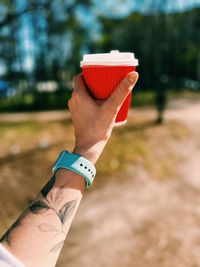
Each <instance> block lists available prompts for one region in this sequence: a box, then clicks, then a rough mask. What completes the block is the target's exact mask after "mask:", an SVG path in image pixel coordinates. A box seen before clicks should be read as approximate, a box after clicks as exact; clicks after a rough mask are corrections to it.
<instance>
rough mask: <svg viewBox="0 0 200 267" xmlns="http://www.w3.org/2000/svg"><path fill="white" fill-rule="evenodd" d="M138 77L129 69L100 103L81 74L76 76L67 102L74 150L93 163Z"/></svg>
mask: <svg viewBox="0 0 200 267" xmlns="http://www.w3.org/2000/svg"><path fill="white" fill-rule="evenodd" d="M137 79H138V73H137V72H130V73H129V74H128V75H127V76H126V77H125V78H124V79H123V80H122V81H121V82H120V83H119V85H118V86H117V88H116V89H115V90H114V91H113V93H112V95H111V96H110V97H109V98H108V99H107V100H105V101H101V102H100V101H96V100H94V99H93V98H92V97H91V96H90V94H89V93H88V91H87V88H86V85H85V83H84V79H83V75H82V74H79V75H77V76H75V78H74V91H73V94H72V97H71V99H70V100H69V102H68V105H69V109H70V114H71V118H72V121H73V125H74V130H75V139H76V144H75V148H74V151H73V152H74V153H77V154H80V155H82V156H83V157H85V158H87V159H89V160H90V161H92V162H93V163H96V161H97V160H98V158H99V156H100V154H101V152H102V150H103V148H104V146H105V144H106V143H107V141H108V139H109V137H110V135H111V132H112V129H113V126H114V123H115V118H116V116H117V112H118V111H119V109H120V107H121V105H122V103H123V101H124V100H125V98H126V97H127V96H128V94H129V93H130V92H131V91H132V89H133V87H134V85H135V84H136V82H137Z"/></svg>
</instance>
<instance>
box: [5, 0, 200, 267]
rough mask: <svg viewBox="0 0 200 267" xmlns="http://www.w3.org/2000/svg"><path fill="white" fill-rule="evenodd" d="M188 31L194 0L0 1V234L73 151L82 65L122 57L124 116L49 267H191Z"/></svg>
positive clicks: (192, 93) (199, 114) (196, 62)
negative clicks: (127, 57) (130, 71)
mask: <svg viewBox="0 0 200 267" xmlns="http://www.w3.org/2000/svg"><path fill="white" fill-rule="evenodd" d="M199 29H200V0H141V1H136V0H112V1H111V0H105V1H97V0H83V1H79V0H52V1H48V0H34V1H33V0H29V1H28V0H15V1H9V0H0V140H1V141H0V195H1V203H0V214H1V215H0V216H1V220H0V234H3V233H4V231H5V230H6V229H7V228H8V227H9V226H10V225H11V224H12V222H13V221H14V220H15V219H16V218H17V217H18V215H19V214H20V212H21V211H22V210H23V209H24V208H25V206H26V205H27V204H28V203H29V202H30V201H31V199H32V198H33V197H34V196H35V195H36V193H37V192H38V191H39V190H40V188H41V187H42V186H43V185H44V184H45V182H46V181H47V180H48V178H49V177H50V175H51V166H52V164H53V162H54V160H55V159H56V157H57V154H58V153H59V152H60V150H62V149H63V148H66V149H68V150H70V149H72V148H73V144H74V137H73V128H72V124H71V121H70V117H69V112H68V111H67V100H68V99H69V98H70V95H71V92H72V78H73V76H74V75H75V74H76V73H79V72H81V69H80V60H81V59H82V56H83V55H84V54H85V53H102V52H104V53H105V52H109V51H110V50H120V51H124V52H127V51H129V52H134V53H135V56H136V58H138V59H139V67H138V72H139V74H140V79H139V82H138V84H137V86H136V88H135V89H134V95H133V101H132V107H133V109H131V110H130V113H129V120H128V123H127V124H126V125H125V126H123V127H120V128H116V129H114V131H113V135H112V137H111V139H110V141H109V143H108V146H107V147H106V149H105V151H104V153H103V154H102V157H101V159H100V160H99V162H98V164H97V169H98V175H97V178H96V181H95V183H94V186H93V188H92V189H91V190H90V191H89V192H88V193H87V194H86V196H85V199H84V201H83V204H82V206H81V207H80V210H79V212H78V215H77V217H76V219H75V223H74V225H73V226H72V229H71V231H70V234H69V237H68V240H67V242H66V244H65V247H64V248H63V252H62V255H61V258H60V260H59V262H58V265H57V266H58V267H64V266H66V265H67V266H70V267H75V266H79V265H80V264H81V266H88V265H89V266H94V267H97V266H102V265H104V266H109V267H112V266H113V267H121V266H131V267H134V266H137V267H140V266H141V267H142V266H147V265H148V266H150V267H151V266H152V267H157V266H159V267H160V266H162V267H163V266H166V267H168V266H174V267H179V266H180V267H198V266H200V255H199V244H200V233H199V222H200V209H199V206H198V204H199V203H200V195H199V193H200V192H199V191H200V182H199V179H200V168H199V162H200V139H199V134H200V128H199V126H200V31H199Z"/></svg>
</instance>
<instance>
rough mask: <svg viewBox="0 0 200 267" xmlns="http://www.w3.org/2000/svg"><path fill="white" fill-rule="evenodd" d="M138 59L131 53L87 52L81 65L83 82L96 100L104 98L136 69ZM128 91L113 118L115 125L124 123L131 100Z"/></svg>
mask: <svg viewBox="0 0 200 267" xmlns="http://www.w3.org/2000/svg"><path fill="white" fill-rule="evenodd" d="M136 66H138V60H137V59H135V56H134V54H133V53H124V52H123V53H120V52H119V51H111V53H106V54H89V55H85V56H84V57H83V61H81V67H82V70H83V76H84V79H85V82H86V84H87V86H88V88H89V90H90V92H91V94H92V95H93V97H94V98H95V99H97V100H106V99H107V98H108V97H109V96H110V95H111V94H112V92H113V91H114V90H115V88H116V87H117V85H118V84H119V83H120V81H121V80H122V79H123V78H124V77H125V76H126V75H127V74H128V73H129V72H131V71H135V70H136ZM131 95H132V93H130V94H129V95H128V96H127V98H126V99H125V100H124V102H123V104H122V106H121V108H120V110H119V112H118V114H117V117H116V120H115V125H121V124H124V123H126V121H127V116H128V110H129V107H130V102H131Z"/></svg>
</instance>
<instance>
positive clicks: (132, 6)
mask: <svg viewBox="0 0 200 267" xmlns="http://www.w3.org/2000/svg"><path fill="white" fill-rule="evenodd" d="M93 2H94V3H95V7H94V8H93V10H94V14H98V15H99V14H104V15H105V14H106V15H107V16H126V15H127V14H129V13H131V12H133V11H139V12H148V11H152V10H155V9H164V10H167V11H168V12H176V11H178V12H182V11H184V10H188V9H192V8H193V7H197V6H199V7H200V0H106V1H99V0H93ZM165 3H166V4H165Z"/></svg>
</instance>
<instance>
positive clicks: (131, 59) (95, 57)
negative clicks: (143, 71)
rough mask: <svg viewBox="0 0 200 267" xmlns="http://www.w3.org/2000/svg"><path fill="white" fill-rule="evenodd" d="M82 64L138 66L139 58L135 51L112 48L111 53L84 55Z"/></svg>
mask: <svg viewBox="0 0 200 267" xmlns="http://www.w3.org/2000/svg"><path fill="white" fill-rule="evenodd" d="M80 65H81V67H83V66H88V65H95V66H96V65H103V66H105V65H106V66H118V65H120V66H138V60H137V59H136V58H135V55H134V54H133V53H130V52H119V51H118V50H112V51H110V53H102V54H87V55H84V56H83V60H82V61H81V63H80Z"/></svg>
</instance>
